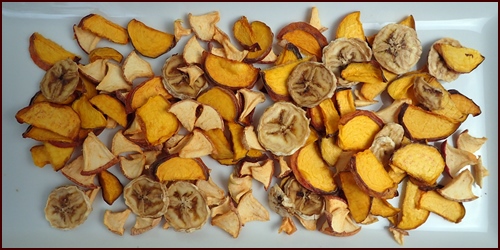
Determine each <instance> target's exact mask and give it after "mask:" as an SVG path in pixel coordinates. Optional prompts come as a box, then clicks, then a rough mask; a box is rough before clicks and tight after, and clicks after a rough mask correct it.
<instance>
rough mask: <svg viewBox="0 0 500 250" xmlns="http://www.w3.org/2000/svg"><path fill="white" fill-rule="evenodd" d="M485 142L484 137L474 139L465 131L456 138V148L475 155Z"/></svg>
mask: <svg viewBox="0 0 500 250" xmlns="http://www.w3.org/2000/svg"><path fill="white" fill-rule="evenodd" d="M487 140H488V138H486V137H474V136H472V135H470V134H469V130H468V129H466V130H464V131H463V132H462V133H460V134H459V135H458V137H457V148H458V149H462V150H465V151H469V152H471V153H475V152H476V151H478V150H479V149H480V148H481V147H482V146H483V144H484V143H486V141H487Z"/></svg>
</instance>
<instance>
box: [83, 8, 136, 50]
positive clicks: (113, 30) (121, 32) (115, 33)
mask: <svg viewBox="0 0 500 250" xmlns="http://www.w3.org/2000/svg"><path fill="white" fill-rule="evenodd" d="M78 26H79V27H81V28H82V29H83V30H87V31H90V32H92V33H94V34H95V35H97V36H99V37H102V38H105V39H107V40H109V41H111V42H114V43H118V44H127V43H128V39H129V38H128V34H127V30H126V29H125V28H123V27H122V26H120V25H118V24H116V23H114V22H112V21H110V20H108V19H106V18H105V17H103V16H101V15H99V14H95V13H91V14H88V15H87V16H85V17H83V18H82V19H81V20H80V23H79V24H78Z"/></svg>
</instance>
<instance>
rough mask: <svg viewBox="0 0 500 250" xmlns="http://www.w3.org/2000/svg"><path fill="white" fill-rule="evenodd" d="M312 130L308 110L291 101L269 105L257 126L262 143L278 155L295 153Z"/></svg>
mask: <svg viewBox="0 0 500 250" xmlns="http://www.w3.org/2000/svg"><path fill="white" fill-rule="evenodd" d="M310 132H311V131H310V128H309V119H307V117H306V112H305V111H304V110H303V109H301V108H299V107H297V106H295V105H294V104H292V103H290V102H275V103H274V104H272V105H271V106H269V107H267V108H266V110H264V113H263V114H262V115H261V117H260V120H259V124H258V126H257V133H258V140H259V142H260V144H261V145H262V146H263V147H264V148H265V149H266V150H269V151H270V152H272V153H273V154H275V155H277V156H282V155H291V154H293V153H295V151H297V150H298V149H299V148H301V147H302V146H303V145H304V144H305V142H306V140H307V138H308V137H309V133H310Z"/></svg>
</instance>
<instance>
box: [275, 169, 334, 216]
mask: <svg viewBox="0 0 500 250" xmlns="http://www.w3.org/2000/svg"><path fill="white" fill-rule="evenodd" d="M283 191H284V192H285V195H286V196H287V197H289V199H290V200H291V202H293V204H294V208H295V209H294V210H293V212H294V215H296V216H298V217H300V218H302V219H304V220H307V221H310V220H317V219H318V218H319V217H320V216H321V214H322V213H323V211H324V209H325V202H324V199H323V197H322V196H321V195H319V194H316V193H313V192H312V191H310V190H308V189H306V188H305V187H303V186H302V185H301V184H300V183H299V182H298V181H297V179H295V178H289V179H288V180H287V181H286V182H285V184H284V185H283Z"/></svg>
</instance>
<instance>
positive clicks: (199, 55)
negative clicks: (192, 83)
mask: <svg viewBox="0 0 500 250" xmlns="http://www.w3.org/2000/svg"><path fill="white" fill-rule="evenodd" d="M204 51H206V50H205V49H204V48H203V47H201V45H200V43H199V42H198V39H196V36H192V37H191V38H189V40H188V41H187V43H186V45H184V50H183V51H182V57H183V58H184V61H186V63H188V64H201V63H202V62H203V60H202V59H203V52H204Z"/></svg>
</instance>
